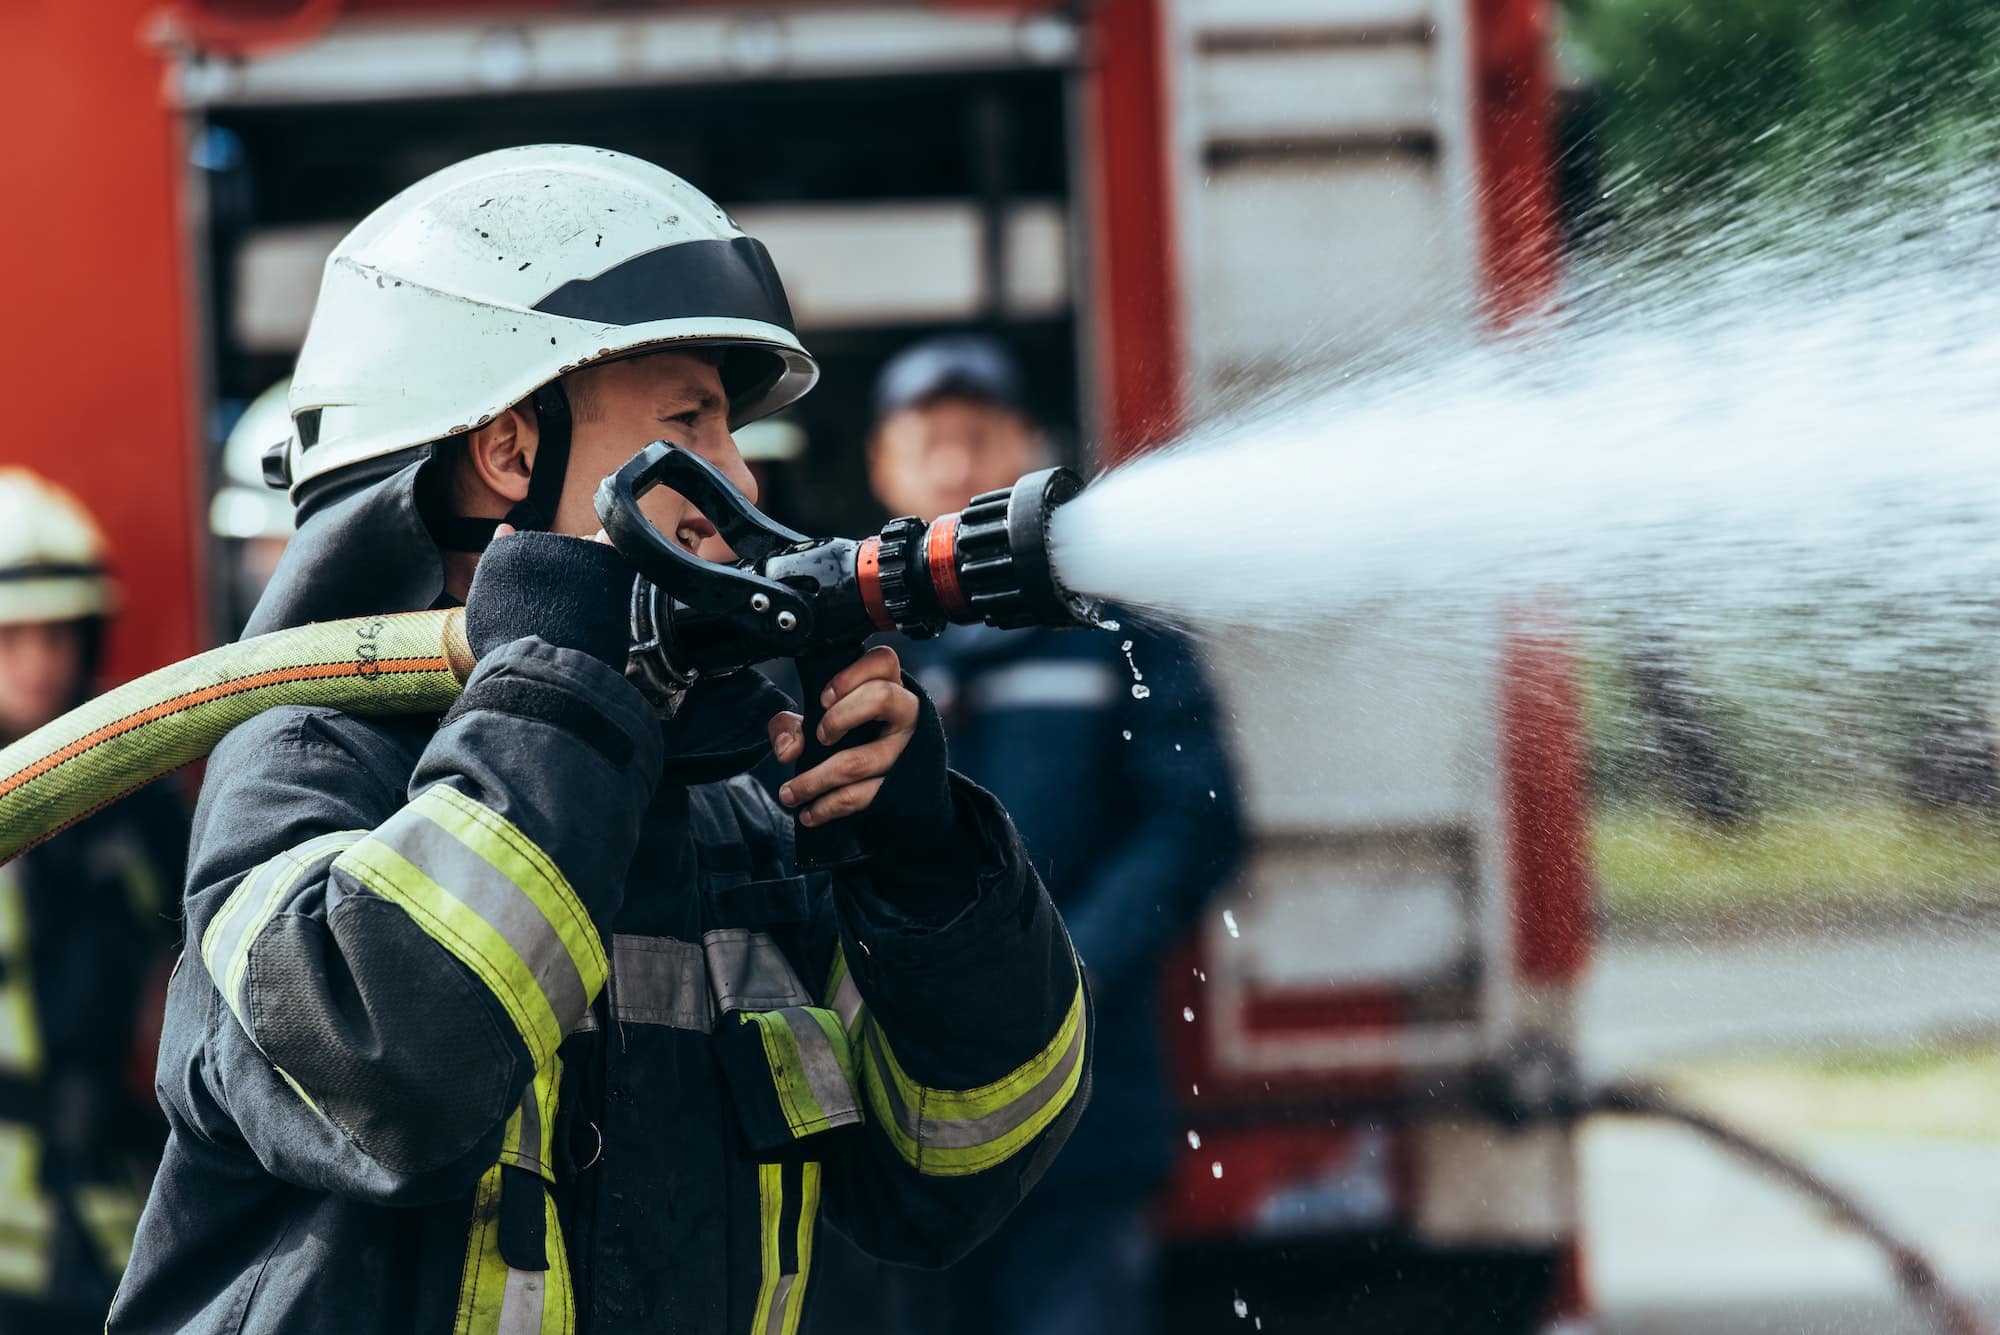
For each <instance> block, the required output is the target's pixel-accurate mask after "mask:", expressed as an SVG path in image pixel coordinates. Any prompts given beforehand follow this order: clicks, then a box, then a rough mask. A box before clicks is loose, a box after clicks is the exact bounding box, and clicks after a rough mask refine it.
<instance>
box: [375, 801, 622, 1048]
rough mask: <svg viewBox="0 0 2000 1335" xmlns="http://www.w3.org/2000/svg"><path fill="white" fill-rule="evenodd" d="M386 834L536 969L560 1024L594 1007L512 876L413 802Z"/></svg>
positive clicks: (559, 944) (537, 979) (560, 946)
mask: <svg viewBox="0 0 2000 1335" xmlns="http://www.w3.org/2000/svg"><path fill="white" fill-rule="evenodd" d="M382 836H388V838H387V840H386V841H385V842H387V843H388V846H389V847H390V848H391V849H393V850H394V851H395V852H398V853H400V854H402V855H403V856H404V857H405V858H408V859H409V860H410V862H411V863H412V864H414V865H415V866H416V867H417V869H418V870H419V871H421V872H423V873H424V875H426V876H428V877H430V878H431V879H432V880H433V881H436V882H437V883H438V884H439V885H440V886H443V887H444V888H445V890H446V891H447V892H449V893H450V895H451V896H452V897H453V898H455V899H457V900H458V901H459V902H460V903H461V904H463V905H465V907H466V908H468V909H470V910H472V912H474V913H476V914H478V915H479V917H480V918H481V919H483V920H484V921H485V922H486V923H487V925H488V926H490V927H492V928H493V930H494V931H496V932H498V933H500V935H501V936H502V937H504V938H505V939H506V941H507V944H508V945H510V946H512V947H513V948H514V952H515V953H516V954H517V955H519V956H520V957H521V960H522V962H523V963H525V964H526V965H527V966H528V968H529V969H530V970H532V971H533V972H534V976H535V982H536V983H537V984H538V985H539V986H540V987H541V989H542V995H543V996H545V997H546V998H548V1003H549V1009H550V1010H551V1011H553V1012H554V1013H555V1017H556V1023H557V1024H558V1025H559V1026H561V1027H562V1028H563V1029H567V1028H568V1027H569V1026H570V1025H572V1024H574V1023H576V1017H577V1016H579V1015H582V1014H583V1013H584V1012H585V1011H587V1010H589V1009H590V995H589V993H587V992H586V991H585V990H584V986H583V979H582V978H581V977H580V976H579V975H578V974H577V971H576V961H575V960H573V959H571V958H570V954H569V947H568V946H566V945H564V944H563V940H562V938H561V937H560V936H558V935H557V934H556V929H555V928H554V926H552V925H551V924H550V922H549V920H548V917H547V916H546V915H545V914H543V912H542V910H541V908H540V907H539V906H538V905H537V904H536V903H535V901H534V900H532V899H530V898H528V896H527V893H526V892H525V891H523V890H522V889H521V887H520V886H518V885H516V884H514V882H513V879H512V878H510V877H508V876H506V875H505V874H503V873H502V872H501V871H500V870H499V868H497V867H495V866H494V865H493V864H492V863H490V862H488V861H487V860H486V859H485V858H483V857H481V856H479V854H478V853H476V852H474V851H473V850H472V849H471V848H469V847H467V846H466V845H465V843H463V842H462V841H461V840H460V839H459V838H458V836H457V835H455V834H453V833H451V831H449V830H447V829H445V828H444V827H443V826H441V825H438V824H437V823H435V822H434V821H432V820H431V819H430V818H429V817H428V816H426V815H424V814H423V813H422V812H420V811H417V810H416V809H415V808H413V807H405V808H404V809H403V810H402V811H401V812H399V813H397V815H396V816H394V817H391V818H390V821H389V823H388V824H387V825H384V826H383V827H382V829H381V830H380V831H379V832H378V835H377V837H378V838H380V837H382ZM559 1032H560V1031H559Z"/></svg>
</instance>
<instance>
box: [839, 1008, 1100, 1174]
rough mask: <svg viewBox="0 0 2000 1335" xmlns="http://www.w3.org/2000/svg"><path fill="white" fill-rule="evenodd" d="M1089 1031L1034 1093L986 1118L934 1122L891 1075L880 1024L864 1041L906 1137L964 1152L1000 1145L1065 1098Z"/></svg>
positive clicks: (927, 1146) (1081, 1029) (1071, 1044)
mask: <svg viewBox="0 0 2000 1335" xmlns="http://www.w3.org/2000/svg"><path fill="white" fill-rule="evenodd" d="M1084 1029H1085V1026H1083V1025H1078V1026H1077V1027H1076V1033H1075V1035H1074V1036H1072V1037H1071V1039H1070V1041H1069V1046H1068V1047H1067V1048H1065V1049H1063V1055H1062V1057H1061V1058H1060V1059H1059V1060H1058V1061H1057V1062H1056V1064H1055V1065H1054V1066H1052V1067H1050V1068H1049V1073H1048V1074H1047V1075H1045V1076H1043V1077H1042V1078H1041V1079H1040V1080H1038V1081H1036V1082H1035V1084H1034V1087H1033V1088H1031V1089H1027V1090H1023V1091H1022V1092H1021V1093H1019V1094H1017V1095H1015V1096H1014V1097H1013V1098H1012V1099H1010V1100H1009V1101H1008V1102H1007V1103H1006V1105H1005V1106H1003V1107H1000V1108H996V1109H994V1110H993V1111H992V1112H990V1113H987V1114H985V1115H984V1116H981V1117H928V1116H919V1115H918V1114H916V1113H914V1112H912V1111H911V1110H910V1107H909V1105H908V1104H906V1103H905V1102H904V1101H903V1095H902V1091H901V1090H899V1089H897V1088H896V1081H895V1080H894V1078H892V1077H891V1076H890V1074H889V1062H888V1055H887V1054H886V1053H885V1052H884V1051H883V1050H882V1035H881V1033H880V1032H879V1031H878V1030H877V1029H876V1028H875V1026H874V1025H869V1026H868V1031H867V1033H866V1035H865V1036H864V1038H863V1041H864V1042H865V1043H867V1044H868V1050H869V1059H870V1060H872V1061H874V1062H875V1063H876V1067H875V1069H876V1071H877V1072H878V1073H879V1074H880V1076H881V1086H882V1092H883V1093H884V1094H885V1095H887V1096H888V1100H889V1108H890V1111H891V1112H892V1113H893V1114H894V1115H895V1118H896V1124H897V1125H898V1126H900V1127H902V1128H903V1131H904V1134H906V1135H908V1136H909V1138H910V1139H911V1140H913V1141H915V1142H916V1143H917V1144H918V1145H919V1146H921V1147H922V1148H924V1149H938V1150H958V1149H971V1148H974V1147H975V1146H979V1145H985V1144H989V1143H990V1142H992V1141H995V1140H998V1139H999V1138H1000V1137H1002V1136H1004V1135H1006V1134H1007V1133H1008V1132H1009V1131H1012V1130H1013V1129H1014V1128H1015V1127H1018V1126H1020V1125H1021V1124H1022V1123H1023V1122H1026V1121H1027V1120H1028V1119H1029V1118H1031V1117H1033V1116H1034V1115H1035V1114H1036V1113H1038V1112H1040V1111H1041V1110H1042V1109H1043V1108H1045V1107H1047V1106H1048V1104H1049V1101H1050V1100H1051V1099H1053V1098H1055V1097H1056V1096H1057V1095H1058V1094H1059V1093H1061V1091H1062V1086H1063V1082H1064V1081H1065V1080H1066V1079H1068V1077H1069V1073H1070V1072H1071V1071H1072V1070H1073V1069H1075V1067H1076V1064H1077V1063H1078V1062H1079V1061H1082V1060H1083V1040H1084Z"/></svg>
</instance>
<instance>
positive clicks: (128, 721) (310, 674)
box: [0, 657, 451, 797]
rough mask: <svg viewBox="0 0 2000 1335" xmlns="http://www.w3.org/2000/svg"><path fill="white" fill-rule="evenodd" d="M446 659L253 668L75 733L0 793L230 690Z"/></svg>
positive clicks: (422, 668)
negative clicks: (265, 668)
mask: <svg viewBox="0 0 2000 1335" xmlns="http://www.w3.org/2000/svg"><path fill="white" fill-rule="evenodd" d="M450 671H451V660H450V659H448V658H443V657H439V658H385V659H381V660H379V661H377V662H373V663H356V662H347V663H305V664H301V665H299V666H297V667H287V668H273V669H271V670H270V671H268V672H257V673H252V674H251V675H250V676H247V677H233V678H231V679H230V680H228V681H222V682H217V683H216V684H215V685H213V686H204V687H202V688H201V689H200V690H198V691H187V692H184V693H182V694H180V695H176V696H174V697H172V698H171V699H167V700H162V701H160V702H159V703H157V704H153V705H148V706H147V707H146V708H144V709H141V710H139V711H138V712H136V713H132V714H127V715H126V716H125V717H124V718H121V719H118V720H116V721H114V722H111V723H107V724H105V725H104V726H103V727H101V728H97V729H94V730H93V731H91V732H88V733H85V734H84V735H83V736H81V737H79V738H77V739H76V740H75V741H73V742H71V743H70V744H69V745H67V746H65V747H63V748H62V749H60V750H57V751H51V752H50V753H49V754H48V755H45V756H43V757H42V758H41V759H40V760H37V761H35V762H34V763H33V764H31V765H29V766H28V767H27V768H26V769H22V770H17V771H15V772H14V773H12V774H9V775H7V776H6V777H5V778H0V797H5V796H7V794H9V793H11V792H13V791H14V790H15V789H17V788H20V787H23V786H25V785H27V784H29V783H32V782H34V781H35V780H36V779H39V778H40V777H42V776H43V775H44V774H47V773H48V772H49V771H50V770H53V769H55V768H56V767H58V766H59V765H62V764H64V763H65V762H67V761H71V760H74V759H76V758H77V757H78V756H80V755H82V754H83V753H84V752H86V751H90V750H92V749H94V748H96V747H99V746H102V745H103V744H104V743H105V742H108V741H110V740H111V739H113V738H114V737H121V736H123V735H124V734H126V733H128V732H131V731H132V730H133V729H135V728H140V727H144V726H145V725H146V724H148V723H155V722H158V721H159V720H160V719H163V718H166V717H168V716H169V715H173V714H178V713H181V712H182V711H183V710H188V709H194V708H196V707H198V706H200V705H205V704H209V703H212V702H213V701H216V700H223V699H227V698H228V697H230V696H232V695H242V694H244V693H245V692H248V691H256V690H262V689H263V688H265V687H267V686H284V685H287V684H288V683H291V682H295V681H324V680H327V679H328V678H336V677H382V676H402V675H405V674H408V673H415V672H450Z"/></svg>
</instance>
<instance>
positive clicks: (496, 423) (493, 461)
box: [463, 402, 540, 513]
mask: <svg viewBox="0 0 2000 1335" xmlns="http://www.w3.org/2000/svg"><path fill="white" fill-rule="evenodd" d="M539 439H540V437H539V435H538V434H537V433H536V431H535V412H534V409H533V407H531V406H530V405H529V404H528V403H526V402H522V403H517V404H515V405H514V406H513V407H511V408H509V409H507V410H506V411H504V412H502V413H500V414H499V415H498V416H497V417H495V418H494V419H493V420H492V421H490V422H488V423H487V424H486V425H485V426H482V427H478V428H475V429H474V430H472V431H468V432H466V433H465V473H466V476H465V477H464V479H463V481H464V482H465V483H467V484H470V485H471V486H472V487H473V488H474V489H476V490H484V491H487V492H490V493H492V495H493V496H494V497H495V498H496V499H498V500H502V501H505V502H506V503H507V505H508V506H509V507H512V506H514V505H517V504H519V503H520V502H521V501H523V500H525V499H527V495H528V480H529V479H530V478H531V477H533V476H534V472H535V446H536V444H537V443H538V441H539ZM467 513H476V512H474V511H467Z"/></svg>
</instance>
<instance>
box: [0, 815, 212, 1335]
mask: <svg viewBox="0 0 2000 1335" xmlns="http://www.w3.org/2000/svg"><path fill="white" fill-rule="evenodd" d="M186 856H187V811H186V809H185V808H184V807H183V806H182V805H181V803H180V800H179V798H178V797H177V795H176V794H175V793H174V792H173V791H172V789H171V788H170V787H168V786H165V785H161V786H156V787H153V788H148V789H145V790H143V791H141V792H139V793H135V794H133V795H132V796H131V797H129V798H127V799H126V800H124V801H122V802H120V803H118V804H117V805H116V806H114V807H111V808H110V809H108V810H105V811H101V812H99V813H98V814H97V815H95V816H92V817H91V818H90V819H88V820H86V821H83V822H82V823H81V824H78V825H75V826H72V827H71V828H70V829H68V830H65V831H64V832H63V833H61V834H59V835H57V836H56V837H55V838H53V839H51V840H49V841H48V842H47V843H45V844H43V845H41V846H40V847H38V848H34V849H30V850H29V851H28V852H27V853H25V854H23V855H22V856H21V857H20V858H18V859H17V860H15V861H13V862H11V863H8V864H6V865H4V866H0V1331H14V1330H30V1331H34V1330H43V1329H52V1330H86V1329H91V1328H94V1327H95V1326H97V1325H99V1324H100V1323H101V1321H102V1319H103V1316H104V1309H105V1308H106V1306H108V1305H109V1303H110V1301H111V1293H112V1289H113V1287H114V1286H115V1285H116V1284H117V1282H118V1276H119V1274H120V1272H122V1271H123V1269H124V1267H125V1260H126V1257H127V1255H128V1254H129V1253H130V1251H131V1247H132V1232H133V1227H134V1226H135V1225H136V1224H137V1222H138V1218H139V1207H140V1204H141V1203H142V1202H143V1201H144V1199H145V1191H146V1181H147V1178H148V1176H149V1175H150V1174H151V1172H152V1170H153V1167H154V1165H155V1164H156V1163H157V1161H158V1159H159V1154H160V1145H161V1143H162V1142H163V1141H164V1140H165V1138H166V1123H165V1122H163V1121H162V1120H161V1118H160V1114H159V1110H158V1109H157V1108H155V1107H154V1106H153V1104H152V1101H151V1100H150V1099H147V1098H145V1097H144V1093H145V1087H144V1085H143V1083H140V1082H135V1081H134V1079H133V1075H134V1059H135V1058H136V1057H138V1056H139V1054H140V1049H141V1047H142V1045H143V1046H144V1048H145V1050H146V1051H147V1053H150V1051H151V1044H152V1039H153V1034H154V1023H153V1021H154V1006H155V1004H156V1003H157V999H158V992H157V989H158V986H159V983H160V980H161V978H162V977H163V976H164V973H165V970H166V967H167V963H168V961H170V960H171V959H172V958H173V944H174V938H175V936H176V935H177V928H176V926H175V924H174V921H173V918H172V915H173V913H174V910H175V906H176V901H177V897H178V893H179V885H180V878H181V872H182V866H183V863H184V862H185V860H186Z"/></svg>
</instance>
